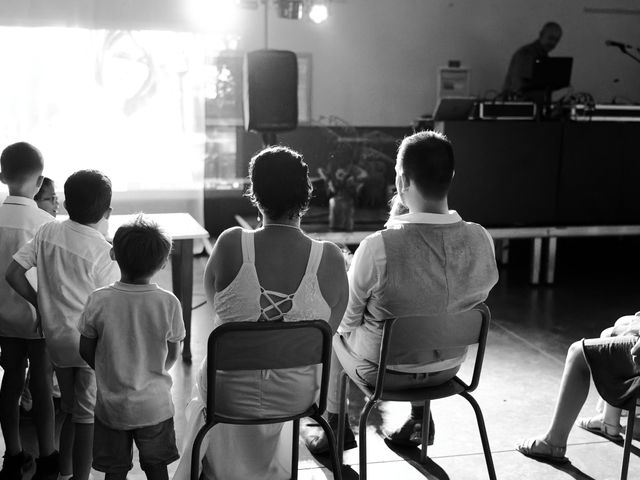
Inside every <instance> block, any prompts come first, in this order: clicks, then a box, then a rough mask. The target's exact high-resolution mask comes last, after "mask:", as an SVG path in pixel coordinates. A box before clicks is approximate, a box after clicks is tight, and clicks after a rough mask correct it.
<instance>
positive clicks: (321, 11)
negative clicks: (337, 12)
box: [309, 0, 329, 23]
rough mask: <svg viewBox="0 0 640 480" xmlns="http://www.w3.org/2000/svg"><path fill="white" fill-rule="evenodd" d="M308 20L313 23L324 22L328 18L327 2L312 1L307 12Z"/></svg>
mask: <svg viewBox="0 0 640 480" xmlns="http://www.w3.org/2000/svg"><path fill="white" fill-rule="evenodd" d="M309 18H310V19H311V21H312V22H313V23H322V22H325V21H326V20H327V19H328V18H329V6H328V5H327V2H326V1H324V0H322V1H314V2H313V3H312V4H311V8H310V10H309Z"/></svg>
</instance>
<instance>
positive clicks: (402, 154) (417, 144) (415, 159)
mask: <svg viewBox="0 0 640 480" xmlns="http://www.w3.org/2000/svg"><path fill="white" fill-rule="evenodd" d="M398 159H399V160H400V161H401V162H402V170H403V173H404V174H405V175H406V176H407V178H408V179H409V180H410V181H412V182H416V185H417V187H418V190H419V191H420V193H422V195H424V196H425V197H428V198H435V199H442V198H445V197H446V196H447V193H448V191H449V187H450V186H451V180H452V179H453V172H454V169H455V163H454V160H453V148H452V147H451V142H449V140H447V137H445V136H444V135H443V134H442V133H439V132H435V131H431V130H429V131H424V132H419V133H416V134H413V135H411V136H409V137H405V139H404V140H402V143H401V144H400V147H399V148H398Z"/></svg>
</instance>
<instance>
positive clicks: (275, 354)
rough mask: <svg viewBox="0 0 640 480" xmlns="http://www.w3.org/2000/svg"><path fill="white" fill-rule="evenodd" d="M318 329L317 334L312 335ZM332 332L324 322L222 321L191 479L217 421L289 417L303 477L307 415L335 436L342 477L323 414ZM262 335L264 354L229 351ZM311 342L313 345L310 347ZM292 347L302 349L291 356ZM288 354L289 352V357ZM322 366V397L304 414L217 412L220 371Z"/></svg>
mask: <svg viewBox="0 0 640 480" xmlns="http://www.w3.org/2000/svg"><path fill="white" fill-rule="evenodd" d="M314 333H315V334H316V336H315V337H314V338H311V336H312V335H313V334H314ZM318 333H319V334H320V341H321V345H320V348H319V349H318V348H317V347H318V344H317V343H316V344H312V342H314V341H315V339H316V338H317V334H318ZM256 335H257V336H256ZM332 335H333V334H332V332H331V328H330V327H329V324H328V323H327V322H325V321H322V320H308V321H299V322H280V321H278V322H231V323H225V324H223V325H220V326H219V327H217V328H215V329H214V330H213V332H211V335H210V336H209V339H208V342H207V363H208V364H207V399H206V404H207V409H206V414H205V425H204V426H203V427H202V428H201V429H200V430H199V431H198V434H197V435H196V438H195V440H194V443H193V452H192V456H191V480H199V475H200V468H201V461H200V448H201V445H202V441H203V439H204V437H205V435H206V434H207V433H208V432H209V430H211V428H213V427H214V426H215V425H216V424H218V423H228V424H233V425H264V424H272V423H284V422H288V421H293V442H292V445H293V447H292V459H291V478H292V480H296V479H297V478H298V454H299V443H298V440H299V439H298V437H299V432H300V419H301V418H303V417H311V418H313V419H314V420H315V421H317V422H318V424H319V425H320V426H321V427H322V429H323V430H324V432H325V434H326V435H327V436H328V437H329V447H330V453H331V461H332V468H333V475H334V478H336V479H338V480H342V474H341V469H340V462H339V461H338V453H337V449H336V443H335V436H334V434H333V431H332V429H331V427H330V426H329V424H328V423H327V421H326V420H325V419H324V418H322V413H323V412H324V411H325V409H326V401H327V389H328V384H329V369H330V365H331V337H332ZM284 336H286V337H287V338H288V342H289V343H290V345H288V344H287V342H283V337H284ZM258 337H260V338H259V341H260V342H261V346H263V347H265V348H263V349H262V352H261V355H260V356H258V357H251V356H244V358H240V359H238V358H233V357H234V356H232V355H228V354H227V351H229V352H231V351H233V350H238V349H243V348H245V347H243V345H242V342H243V340H244V341H245V342H246V343H251V342H250V341H251V340H254V341H255V340H256V339H258ZM229 339H231V341H232V342H233V344H234V345H233V346H232V347H231V346H229V345H228V342H229ZM305 344H306V345H305ZM305 346H308V347H309V348H305ZM291 349H296V351H294V355H290V353H291ZM318 350H319V351H318ZM245 351H246V350H245ZM283 354H284V355H283ZM286 354H289V356H287V355H286ZM318 364H320V365H321V366H322V376H321V382H320V396H319V400H318V402H317V403H315V402H314V403H313V404H312V405H310V406H309V408H307V409H306V410H304V411H302V412H298V413H295V414H291V415H286V416H279V417H267V418H232V417H228V416H224V415H220V414H217V413H216V401H215V396H216V395H215V385H216V376H217V371H218V370H226V371H233V370H267V369H278V368H294V367H303V366H309V365H318ZM293 387H295V386H293Z"/></svg>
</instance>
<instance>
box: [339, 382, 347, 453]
mask: <svg viewBox="0 0 640 480" xmlns="http://www.w3.org/2000/svg"><path fill="white" fill-rule="evenodd" d="M338 386H339V389H340V391H339V396H338V398H339V399H340V410H339V412H338V439H337V442H338V462H340V465H342V456H343V453H344V433H345V432H344V422H345V417H346V415H347V389H348V387H349V377H348V376H347V373H346V372H344V371H343V372H342V373H341V374H340V379H339V382H338Z"/></svg>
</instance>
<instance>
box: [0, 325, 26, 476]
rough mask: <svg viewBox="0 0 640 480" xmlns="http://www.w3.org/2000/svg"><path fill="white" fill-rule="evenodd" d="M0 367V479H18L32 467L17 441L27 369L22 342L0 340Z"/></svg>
mask: <svg viewBox="0 0 640 480" xmlns="http://www.w3.org/2000/svg"><path fill="white" fill-rule="evenodd" d="M0 349H1V353H0V354H1V357H0V366H2V368H3V370H4V374H3V377H2V385H0V427H1V428H2V435H3V437H4V442H5V457H4V462H3V464H2V471H0V478H3V479H4V478H15V477H18V476H21V475H22V474H23V473H24V472H25V471H27V470H29V469H30V468H31V466H32V465H33V458H32V457H31V455H29V454H26V453H24V452H23V451H22V442H21V441H20V404H19V402H20V395H21V394H22V390H23V389H24V375H25V370H26V368H27V351H26V341H25V340H22V339H19V338H6V337H0Z"/></svg>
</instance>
